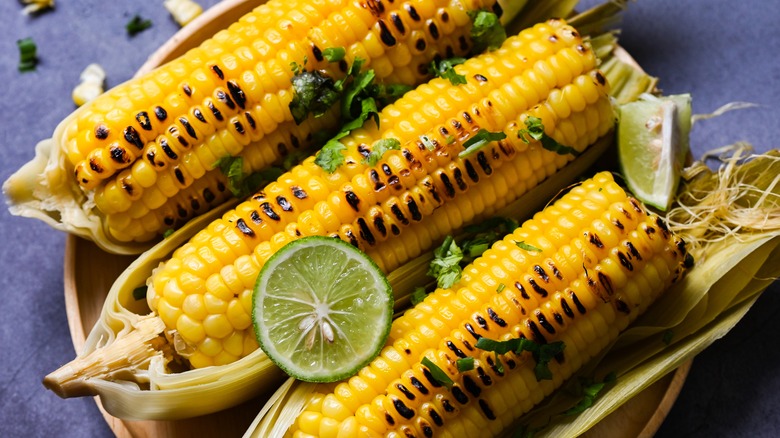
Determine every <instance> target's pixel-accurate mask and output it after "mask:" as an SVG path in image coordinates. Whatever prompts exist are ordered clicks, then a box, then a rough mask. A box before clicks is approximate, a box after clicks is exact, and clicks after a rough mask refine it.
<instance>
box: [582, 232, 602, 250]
mask: <svg viewBox="0 0 780 438" xmlns="http://www.w3.org/2000/svg"><path fill="white" fill-rule="evenodd" d="M585 236H586V237H587V238H588V242H590V244H591V245H593V246H595V247H596V248H599V249H602V248H604V243H603V242H602V241H601V239H600V238H599V236H598V235H597V234H596V233H591V232H588V231H586V232H585Z"/></svg>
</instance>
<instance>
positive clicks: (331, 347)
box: [252, 236, 393, 382]
mask: <svg viewBox="0 0 780 438" xmlns="http://www.w3.org/2000/svg"><path fill="white" fill-rule="evenodd" d="M252 306H253V309H252V319H253V322H254V326H255V334H256V336H257V340H258V342H259V343H260V347H261V348H262V349H263V351H265V353H266V354H267V355H268V357H269V358H270V359H271V360H272V361H273V362H274V363H275V364H276V365H278V366H279V368H281V369H282V370H283V371H285V372H286V373H287V374H289V375H290V376H293V377H295V378H297V379H299V380H305V381H308V382H334V381H337V380H342V379H345V378H347V377H349V376H351V375H353V374H355V373H357V371H358V370H360V368H362V367H363V366H364V365H366V364H367V363H368V362H369V361H370V360H371V359H373V358H374V357H376V356H377V355H378V354H379V352H380V351H381V349H382V347H383V346H384V344H385V341H386V340H387V336H388V334H389V333H390V325H391V323H392V319H393V291H392V289H391V287H390V283H388V282H387V279H386V278H385V276H384V274H383V273H382V271H381V270H380V269H379V267H377V265H376V264H375V263H374V262H373V261H372V260H371V259H370V258H369V257H368V256H367V255H366V254H365V253H363V252H362V251H360V250H359V249H357V248H355V247H353V246H352V245H350V244H348V243H346V242H343V241H341V240H339V239H335V238H330V237H322V236H312V237H304V238H302V239H299V240H296V241H293V242H291V243H288V244H287V245H285V246H284V247H282V249H280V250H279V251H278V252H277V253H276V254H274V256H273V257H271V258H270V259H269V260H268V262H267V263H266V264H265V266H263V269H262V270H261V271H260V275H259V276H258V277H257V282H256V283H255V290H254V297H253V303H252Z"/></svg>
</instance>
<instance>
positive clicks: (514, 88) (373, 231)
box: [148, 20, 613, 368]
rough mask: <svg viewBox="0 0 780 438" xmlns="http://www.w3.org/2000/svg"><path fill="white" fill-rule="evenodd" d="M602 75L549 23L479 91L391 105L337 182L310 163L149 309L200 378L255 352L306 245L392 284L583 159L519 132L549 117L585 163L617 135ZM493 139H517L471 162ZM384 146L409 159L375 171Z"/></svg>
mask: <svg viewBox="0 0 780 438" xmlns="http://www.w3.org/2000/svg"><path fill="white" fill-rule="evenodd" d="M596 62H597V60H596V57H595V55H594V54H593V51H592V50H591V49H590V48H589V47H588V46H587V45H586V44H585V43H583V41H582V39H581V37H580V36H579V35H578V34H577V32H576V31H575V30H574V29H573V28H571V27H570V26H568V25H566V24H565V22H563V21H562V20H552V21H549V22H547V23H542V24H539V25H537V26H535V27H533V28H531V29H528V30H526V31H523V32H522V33H521V34H520V35H518V36H517V37H513V38H510V39H508V40H507V41H506V43H505V44H504V45H503V46H502V47H501V48H500V49H498V50H496V51H495V52H492V53H490V54H486V55H482V56H480V57H477V58H474V59H472V60H470V61H468V62H466V63H465V64H463V65H461V66H458V67H457V69H456V71H457V73H458V74H460V75H463V76H464V77H465V78H466V80H467V83H466V84H464V85H453V84H452V83H450V82H449V81H447V80H445V79H434V80H432V81H431V82H429V83H428V84H427V85H424V86H421V87H419V88H418V89H417V90H415V91H413V92H409V93H407V94H406V95H405V96H404V97H403V98H401V99H400V100H398V101H397V102H396V103H394V104H392V105H390V106H388V107H387V108H386V109H385V110H384V111H383V112H382V114H381V117H380V120H381V121H380V125H381V127H382V128H381V130H380V129H378V128H377V127H376V126H375V125H370V126H368V127H366V128H363V129H360V130H356V131H354V132H353V133H352V135H350V136H349V137H346V138H344V139H342V141H343V143H344V145H345V146H346V149H345V151H344V157H345V161H344V164H343V165H341V166H340V167H339V168H337V169H336V170H335V171H334V172H333V173H327V172H325V171H324V170H323V169H322V168H320V167H319V166H317V165H316V164H315V158H314V157H310V158H309V159H307V160H305V161H304V162H303V163H302V164H301V165H299V166H296V167H295V168H293V169H292V170H291V171H290V172H288V173H285V174H284V175H282V176H281V177H280V178H279V179H278V180H277V181H276V182H274V183H271V184H269V185H268V186H267V187H266V188H265V189H264V190H263V191H262V192H260V193H258V194H257V195H255V196H253V197H252V198H251V199H249V200H248V201H246V202H244V203H242V204H240V205H239V206H238V207H236V209H235V210H232V211H230V212H228V213H227V214H225V215H224V216H223V217H222V218H221V219H219V220H216V221H214V222H213V223H212V224H211V225H209V227H208V228H207V229H205V230H203V231H201V232H200V233H198V234H197V235H196V236H195V237H194V238H193V239H192V240H191V241H190V242H189V243H188V244H186V245H184V246H183V247H181V248H179V249H178V250H177V251H176V252H175V253H174V255H173V257H172V258H171V259H170V260H169V261H167V262H166V263H165V264H164V265H163V266H162V267H161V268H159V269H158V270H157V271H156V272H155V274H154V275H153V277H152V278H151V279H150V281H149V282H148V283H149V294H148V301H149V304H150V307H151V308H152V309H153V310H154V311H156V312H157V313H158V314H159V316H160V318H161V319H162V320H163V321H164V322H165V324H166V326H167V327H168V329H169V330H170V331H171V333H174V337H175V339H176V340H177V342H175V345H176V346H177V351H178V353H179V354H180V355H182V356H184V357H186V358H187V359H189V362H190V365H191V366H193V367H195V368H200V367H204V366H209V365H221V364H226V363H229V362H232V361H235V360H237V359H239V358H241V357H244V356H246V355H247V354H249V353H250V352H251V351H253V350H254V349H256V348H257V344H256V341H255V336H254V333H253V332H252V328H251V319H250V309H251V296H252V287H253V285H254V281H255V278H256V276H257V274H258V272H259V269H260V268H261V267H262V265H263V264H264V263H265V261H266V260H268V258H269V257H270V256H271V255H272V254H273V253H274V252H275V251H277V250H278V249H279V248H280V247H281V246H283V245H284V244H286V243H287V242H289V241H291V240H293V239H296V238H298V237H300V236H306V235H330V236H334V237H339V238H341V239H343V240H345V241H347V242H351V243H352V244H354V245H356V246H358V247H360V248H362V249H364V250H366V251H367V252H369V254H371V255H372V256H374V257H375V260H376V261H377V263H378V264H379V265H380V267H381V268H382V269H384V270H385V271H389V270H392V269H394V268H395V267H397V266H398V265H399V264H400V263H403V262H404V261H406V260H409V259H410V258H412V257H415V256H417V255H419V254H420V253H421V252H422V251H424V250H425V249H427V248H430V247H431V245H432V244H433V243H434V242H435V241H436V240H437V239H438V238H440V237H441V236H443V235H444V234H446V233H449V232H451V231H452V230H454V229H456V228H458V227H460V226H461V225H462V224H463V223H464V222H468V221H470V220H472V219H473V218H474V217H475V216H477V215H480V214H484V213H486V212H487V213H489V212H491V211H493V210H494V209H495V208H498V207H500V206H503V205H505V204H506V203H507V202H509V201H511V200H514V199H515V198H516V197H517V196H519V194H521V193H522V192H524V191H525V190H527V189H528V188H529V187H532V186H534V185H535V184H536V183H537V182H538V181H539V180H542V179H544V178H545V177H546V176H549V175H551V174H552V173H554V172H555V171H556V170H557V169H559V168H561V167H563V166H564V165H565V164H566V163H567V162H568V161H569V160H570V159H571V158H573V155H571V154H567V155H561V154H557V153H555V152H552V151H549V150H545V149H544V148H542V147H541V145H540V144H539V142H536V141H533V142H531V143H530V144H526V143H525V142H524V141H523V140H522V139H520V138H518V131H519V130H520V129H521V127H522V126H524V123H525V121H526V120H527V119H528V118H529V117H531V116H534V117H538V118H539V119H541V120H542V121H543V124H544V127H545V130H546V132H547V133H548V134H549V135H550V136H552V137H553V138H555V139H557V140H558V141H559V142H561V143H565V144H567V145H570V146H571V147H573V148H574V149H575V150H577V151H582V150H584V149H585V148H586V147H587V146H588V144H590V143H592V142H593V141H595V140H596V139H597V138H598V137H599V136H601V135H604V134H605V133H606V132H608V131H609V129H610V128H611V127H612V124H613V115H612V110H611V106H610V103H609V99H608V95H607V85H606V82H605V80H604V77H603V76H602V74H601V73H600V72H598V71H597V70H595V69H594V67H595V65H596ZM409 114H411V116H409ZM480 129H486V130H488V131H501V132H504V133H505V134H506V135H507V138H506V139H505V140H501V141H500V142H498V143H496V144H494V145H491V146H489V147H485V148H484V149H483V150H480V151H478V152H476V153H474V154H473V155H472V156H466V157H459V153H460V152H462V151H463V150H464V147H463V145H464V143H465V142H466V141H468V140H469V139H470V138H473V137H474V136H475V135H476V134H477V132H478V131H479V130H480ZM421 134H422V136H421ZM422 137H424V138H425V139H426V140H425V142H429V143H431V144H432V145H433V148H432V149H428V147H426V145H425V144H424V141H423V140H421V138H422ZM380 139H396V140H397V141H398V143H399V144H400V145H402V146H401V147H400V148H399V150H390V151H388V152H386V153H385V154H384V156H383V157H382V158H381V159H380V160H379V161H378V162H377V164H376V165H374V166H370V165H368V164H367V163H366V162H365V159H366V157H368V156H369V155H370V153H371V150H372V147H374V146H375V142H376V141H378V140H380ZM396 236H398V237H396ZM393 237H394V238H393Z"/></svg>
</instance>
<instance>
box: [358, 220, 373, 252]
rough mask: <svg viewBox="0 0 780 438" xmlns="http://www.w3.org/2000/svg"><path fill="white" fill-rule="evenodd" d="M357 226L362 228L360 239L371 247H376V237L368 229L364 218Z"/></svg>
mask: <svg viewBox="0 0 780 438" xmlns="http://www.w3.org/2000/svg"><path fill="white" fill-rule="evenodd" d="M357 224H358V228H360V237H361V238H362V239H363V240H365V241H366V243H368V244H369V245H370V246H374V245H375V244H376V238H374V235H373V234H372V233H371V229H370V228H369V227H368V224H367V223H366V220H365V219H363V218H362V217H361V218H358V220H357Z"/></svg>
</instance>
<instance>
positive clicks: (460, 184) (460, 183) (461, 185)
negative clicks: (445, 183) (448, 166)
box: [452, 167, 468, 191]
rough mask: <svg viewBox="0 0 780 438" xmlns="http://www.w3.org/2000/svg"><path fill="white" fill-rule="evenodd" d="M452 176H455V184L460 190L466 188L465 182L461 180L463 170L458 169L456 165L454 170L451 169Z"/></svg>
mask: <svg viewBox="0 0 780 438" xmlns="http://www.w3.org/2000/svg"><path fill="white" fill-rule="evenodd" d="M452 176H453V178H455V184H457V185H458V188H459V189H460V190H461V191H465V190H466V189H467V188H468V186H467V185H466V182H465V181H463V171H462V170H460V167H456V168H455V170H453V171H452Z"/></svg>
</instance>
